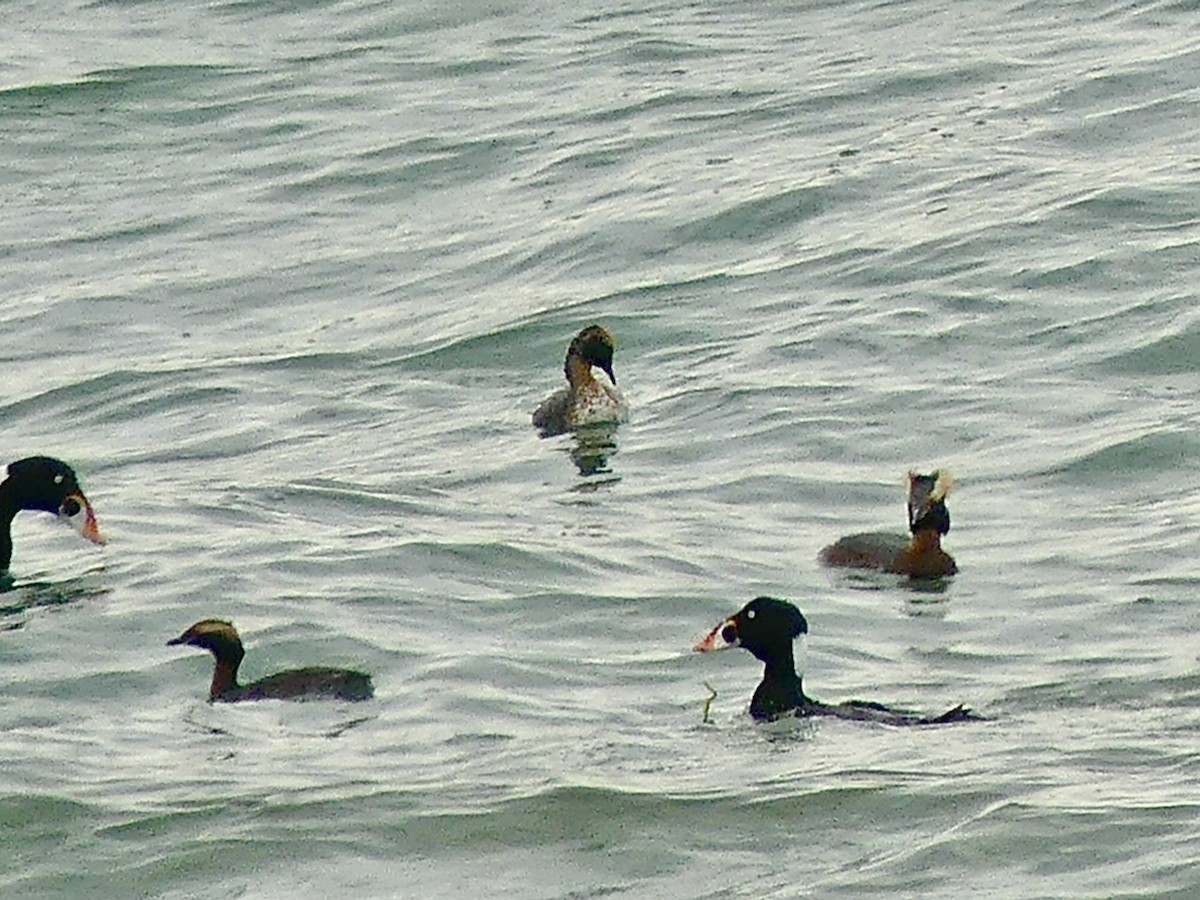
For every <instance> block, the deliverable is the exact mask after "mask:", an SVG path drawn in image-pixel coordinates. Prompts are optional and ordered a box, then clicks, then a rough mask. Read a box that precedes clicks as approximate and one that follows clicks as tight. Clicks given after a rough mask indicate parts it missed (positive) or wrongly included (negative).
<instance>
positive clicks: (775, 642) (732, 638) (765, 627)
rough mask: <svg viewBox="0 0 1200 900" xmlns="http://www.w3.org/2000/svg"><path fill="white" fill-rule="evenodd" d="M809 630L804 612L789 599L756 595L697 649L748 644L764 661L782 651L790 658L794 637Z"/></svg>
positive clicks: (775, 656) (717, 648) (750, 649)
mask: <svg viewBox="0 0 1200 900" xmlns="http://www.w3.org/2000/svg"><path fill="white" fill-rule="evenodd" d="M803 634H808V622H807V620H805V618H804V614H803V613H801V612H800V610H798V609H796V607H795V606H793V605H792V604H791V603H788V601H786V600H777V599H775V598H774V597H756V598H755V599H753V600H751V601H750V602H749V603H747V604H746V605H745V606H743V607H742V608H741V609H740V610H738V611H737V612H736V613H734V614H733V615H732V616H730V617H729V618H728V619H726V620H725V621H724V622H722V623H721V624H720V625H718V626H717V627H716V628H714V629H713V630H712V632H711V633H710V634H709V636H708V637H707V638H705V640H704V641H702V642H701V643H700V644H698V645H697V647H696V649H697V650H722V649H725V648H726V647H744V648H745V649H746V650H749V651H750V652H751V653H753V654H754V655H755V656H756V657H758V658H759V659H760V660H762V661H763V662H769V661H771V660H772V659H775V658H777V657H779V656H780V655H782V654H788V658H789V659H790V658H791V656H790V653H791V647H792V641H794V640H795V639H796V638H798V637H800V636H801V635H803Z"/></svg>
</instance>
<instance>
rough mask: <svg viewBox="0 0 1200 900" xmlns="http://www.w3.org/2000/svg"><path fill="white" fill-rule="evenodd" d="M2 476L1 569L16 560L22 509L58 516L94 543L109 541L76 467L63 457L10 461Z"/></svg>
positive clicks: (4, 568) (0, 499) (0, 500)
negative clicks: (16, 522)
mask: <svg viewBox="0 0 1200 900" xmlns="http://www.w3.org/2000/svg"><path fill="white" fill-rule="evenodd" d="M3 474H4V477H3V480H0V573H3V572H6V571H8V566H9V564H10V563H11V562H12V554H13V543H12V522H13V519H14V518H15V517H16V515H17V513H18V512H20V511H21V510H33V511H39V512H48V513H50V514H51V515H55V516H58V518H59V520H60V521H63V522H66V523H67V524H68V525H70V526H71V527H72V528H74V529H75V530H76V531H78V532H79V533H80V534H81V535H83V537H85V538H87V539H88V540H89V541H91V542H92V543H93V544H104V543H106V541H105V538H104V535H103V534H101V533H100V526H99V525H98V524H97V523H96V514H95V512H93V511H92V505H91V504H90V503H89V502H88V499H87V497H86V496H85V495H84V493H83V489H82V488H80V486H79V479H78V478H76V477H75V471H74V470H73V469H72V468H71V467H70V466H68V465H67V464H66V463H65V462H63V461H62V460H61V459H54V458H53V457H51V456H30V457H27V458H26V459H20V460H17V461H16V462H13V463H9V464H8V466H7V467H5V469H4V473H3Z"/></svg>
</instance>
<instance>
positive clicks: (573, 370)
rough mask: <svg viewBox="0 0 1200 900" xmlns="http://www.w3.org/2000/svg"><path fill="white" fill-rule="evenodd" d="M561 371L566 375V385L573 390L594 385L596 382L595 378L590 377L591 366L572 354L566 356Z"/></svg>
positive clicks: (580, 357)
mask: <svg viewBox="0 0 1200 900" xmlns="http://www.w3.org/2000/svg"><path fill="white" fill-rule="evenodd" d="M563 370H564V371H565V372H566V374H567V383H568V384H570V385H571V387H572V388H574V389H575V390H579V388H581V387H583V386H584V385H586V384H594V383H595V381H596V378H595V376H593V375H592V364H591V363H590V362H588V361H587V360H586V359H584V358H583V357H582V356H576V355H575V354H574V353H571V354H568V356H567V362H566V365H565V366H563Z"/></svg>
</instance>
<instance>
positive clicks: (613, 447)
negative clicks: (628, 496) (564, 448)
mask: <svg viewBox="0 0 1200 900" xmlns="http://www.w3.org/2000/svg"><path fill="white" fill-rule="evenodd" d="M616 434H617V425H616V423H615V422H614V423H609V424H605V425H589V426H588V427H586V428H580V429H579V430H578V431H576V432H575V434H574V436H573V439H572V443H571V446H570V449H569V451H568V452H569V453H570V454H571V461H572V462H574V463H575V468H577V469H578V470H579V474H580V475H582V476H583V477H584V478H591V477H592V476H594V475H609V474H611V473H612V468H611V467H610V466H609V464H608V458H609V457H610V456H612V455H613V454H615V453H616V452H617V440H616ZM619 480H620V479H619V478H612V479H606V482H611V481H619Z"/></svg>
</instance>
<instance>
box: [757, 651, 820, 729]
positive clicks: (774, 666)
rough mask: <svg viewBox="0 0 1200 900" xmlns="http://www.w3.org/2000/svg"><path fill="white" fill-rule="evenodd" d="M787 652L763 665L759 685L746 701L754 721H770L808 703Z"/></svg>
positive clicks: (792, 659)
mask: <svg viewBox="0 0 1200 900" xmlns="http://www.w3.org/2000/svg"><path fill="white" fill-rule="evenodd" d="M790 649H791V648H789V652H788V653H787V654H781V655H777V656H775V657H774V658H772V660H771V661H770V662H767V663H766V668H765V669H764V671H763V680H762V683H761V684H759V686H758V689H757V690H755V692H754V697H753V699H752V700H751V701H750V714H751V715H753V716H754V717H755V718H756V719H771V718H774V717H775V716H778V715H780V714H781V713H785V712H788V711H789V710H794V709H798V708H801V707H803V706H804V705H805V704H807V703H808V698H807V697H805V696H804V686H803V683H802V681H801V678H800V676H799V675H798V674H797V673H796V660H795V658H794V657H793V656H792V653H791V652H790Z"/></svg>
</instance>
